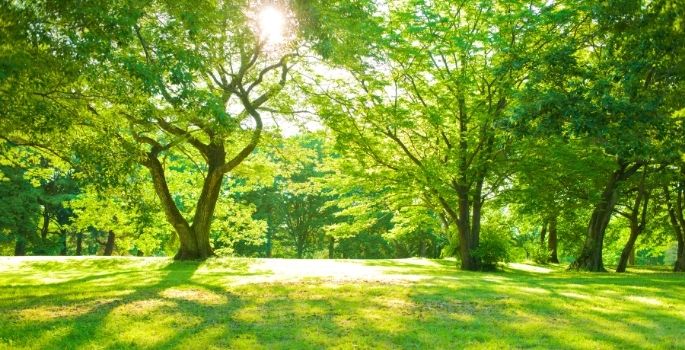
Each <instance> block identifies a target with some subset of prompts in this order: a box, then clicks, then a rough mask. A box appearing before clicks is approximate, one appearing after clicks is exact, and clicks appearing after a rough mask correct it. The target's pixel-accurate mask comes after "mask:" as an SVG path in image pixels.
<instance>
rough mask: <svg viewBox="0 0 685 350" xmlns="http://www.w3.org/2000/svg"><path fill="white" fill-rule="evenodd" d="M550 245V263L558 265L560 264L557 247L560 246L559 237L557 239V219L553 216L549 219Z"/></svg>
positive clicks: (548, 246)
mask: <svg viewBox="0 0 685 350" xmlns="http://www.w3.org/2000/svg"><path fill="white" fill-rule="evenodd" d="M547 243H548V245H547V248H548V249H549V252H550V253H549V254H550V255H549V262H551V263H555V264H558V263H559V257H558V256H557V246H558V237H557V217H556V216H552V217H551V218H550V219H549V238H548V242H547Z"/></svg>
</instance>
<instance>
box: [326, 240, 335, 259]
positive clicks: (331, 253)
mask: <svg viewBox="0 0 685 350" xmlns="http://www.w3.org/2000/svg"><path fill="white" fill-rule="evenodd" d="M334 254H335V238H334V237H328V258H329V259H333V258H334V257H335V255H334Z"/></svg>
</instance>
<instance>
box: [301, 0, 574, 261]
mask: <svg viewBox="0 0 685 350" xmlns="http://www.w3.org/2000/svg"><path fill="white" fill-rule="evenodd" d="M567 16H569V13H568V11H566V10H564V9H563V7H557V6H553V5H549V4H546V3H545V2H544V1H539V2H532V3H530V4H519V3H511V2H506V1H494V2H478V3H469V2H462V3H457V4H453V3H447V2H445V3H434V2H423V1H418V2H410V3H408V4H401V3H394V2H391V3H390V4H388V9H387V13H381V14H380V15H379V18H378V20H377V23H378V27H372V26H369V28H372V29H369V30H368V31H367V33H366V34H365V35H366V36H368V37H373V38H377V43H376V45H375V46H374V48H375V50H372V51H370V52H368V54H366V55H363V56H364V57H359V58H358V59H357V60H356V61H353V62H352V63H349V62H346V63H345V64H341V65H339V66H338V67H342V68H345V71H346V74H341V75H340V79H339V80H338V81H337V82H335V81H331V80H332V79H328V80H327V81H326V82H325V83H321V82H319V88H318V89H316V88H314V89H312V90H314V91H310V93H311V94H312V95H314V96H317V97H315V98H313V99H312V100H313V101H314V102H315V103H316V104H317V106H318V107H319V113H320V114H321V115H322V117H323V118H324V121H325V122H326V124H327V125H328V126H329V127H331V128H332V129H333V130H334V131H335V132H336V134H337V136H338V138H339V140H340V142H341V143H343V144H346V146H347V148H348V151H349V152H348V155H352V156H353V157H357V158H359V159H360V160H361V161H363V162H364V163H365V164H367V166H368V167H369V175H370V176H378V177H379V178H382V177H383V176H385V177H390V178H393V180H394V181H396V182H401V183H402V184H403V186H404V191H406V192H407V193H414V196H415V197H417V198H422V197H427V198H429V200H428V201H429V202H433V203H436V204H437V205H438V206H439V208H440V211H442V212H444V214H445V216H446V217H448V218H449V221H451V222H453V223H455V225H456V227H457V232H458V237H459V244H458V245H459V255H460V258H461V267H462V269H465V270H476V269H479V268H480V263H479V261H477V259H476V258H475V257H474V255H473V252H474V250H476V249H477V247H478V246H479V241H480V224H481V211H482V208H483V205H484V203H485V201H486V200H487V199H488V198H491V197H492V195H493V194H494V193H495V192H496V191H497V188H498V187H499V186H501V185H502V184H503V181H504V179H505V178H506V171H505V169H504V168H503V167H501V166H499V165H498V162H501V161H502V160H503V159H505V158H506V154H507V147H508V144H509V143H510V141H511V139H510V137H509V136H508V135H507V134H506V133H504V132H503V129H502V126H503V121H504V120H506V118H507V117H506V115H507V111H508V109H509V108H510V107H511V106H512V105H513V104H515V100H516V95H517V91H519V89H520V88H521V86H523V85H524V84H525V82H526V81H527V76H528V74H529V73H530V71H531V70H534V69H535V67H534V62H535V61H536V57H537V55H539V54H540V52H542V51H544V50H545V49H546V46H547V44H548V43H550V42H552V41H553V40H563V38H564V36H565V35H568V32H569V31H572V30H573V28H571V27H568V26H564V24H565V22H566V17H567ZM312 84H317V82H316V81H315V82H312ZM384 174H385V175H384ZM388 174H389V175H388ZM398 187H400V186H398Z"/></svg>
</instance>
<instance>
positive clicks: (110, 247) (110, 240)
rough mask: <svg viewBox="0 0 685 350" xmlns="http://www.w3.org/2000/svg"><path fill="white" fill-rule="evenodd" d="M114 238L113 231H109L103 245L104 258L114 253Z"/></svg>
mask: <svg viewBox="0 0 685 350" xmlns="http://www.w3.org/2000/svg"><path fill="white" fill-rule="evenodd" d="M115 238H116V236H115V235H114V231H112V230H110V231H109V233H108V234H107V243H105V253H104V255H105V256H112V253H114V239H115Z"/></svg>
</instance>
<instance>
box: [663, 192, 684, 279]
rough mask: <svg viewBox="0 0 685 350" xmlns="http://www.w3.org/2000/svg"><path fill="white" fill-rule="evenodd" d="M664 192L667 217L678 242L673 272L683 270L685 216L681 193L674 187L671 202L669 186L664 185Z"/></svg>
mask: <svg viewBox="0 0 685 350" xmlns="http://www.w3.org/2000/svg"><path fill="white" fill-rule="evenodd" d="M664 194H665V195H666V208H667V210H668V217H669V219H670V221H671V226H672V227H673V232H674V233H675V237H676V241H677V242H678V246H677V248H676V249H677V250H676V261H675V264H674V265H673V271H674V272H685V217H683V212H682V209H683V204H682V200H683V194H682V193H681V192H680V190H679V189H678V187H676V198H675V203H673V202H671V195H670V188H669V187H668V186H664Z"/></svg>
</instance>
